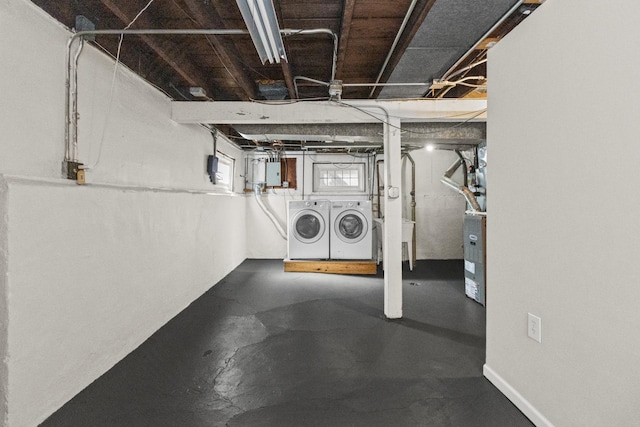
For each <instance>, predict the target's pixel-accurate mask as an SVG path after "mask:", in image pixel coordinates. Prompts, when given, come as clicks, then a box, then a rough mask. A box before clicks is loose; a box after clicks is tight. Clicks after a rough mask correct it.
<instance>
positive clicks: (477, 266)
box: [464, 213, 487, 305]
mask: <svg viewBox="0 0 640 427" xmlns="http://www.w3.org/2000/svg"><path fill="white" fill-rule="evenodd" d="M486 230H487V217H486V216H485V215H474V214H471V213H467V214H465V216H464V289H465V294H466V295H467V296H468V297H469V298H471V299H473V300H475V301H477V302H479V303H480V304H482V305H485V304H486V293H487V285H486V267H485V264H486V260H487V254H486V247H487V246H486V239H485V234H486Z"/></svg>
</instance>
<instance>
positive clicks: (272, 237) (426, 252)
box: [247, 150, 465, 259]
mask: <svg viewBox="0 0 640 427" xmlns="http://www.w3.org/2000/svg"><path fill="white" fill-rule="evenodd" d="M411 154H412V156H413V158H414V161H415V162H416V204H417V205H416V223H417V225H416V231H417V249H416V250H417V259H461V258H462V220H463V216H464V210H465V202H464V199H463V197H462V196H460V195H458V194H456V193H455V192H454V191H452V190H450V189H449V188H448V187H446V186H445V185H444V184H442V183H441V182H440V178H441V177H442V175H443V174H444V172H445V171H446V170H447V169H448V168H449V166H450V165H451V163H453V161H454V160H455V159H456V154H455V153H453V152H451V151H434V152H427V151H426V150H417V151H413V152H412V153H411ZM257 157H260V156H259V155H258V156H257ZM288 157H295V158H296V159H297V168H296V170H297V181H298V188H297V189H295V190H294V189H276V190H271V189H269V191H267V192H266V193H265V194H263V196H262V197H263V200H264V202H265V205H267V206H269V207H270V209H271V211H272V212H273V213H274V215H275V216H276V217H277V218H278V219H279V220H280V223H281V224H282V225H283V226H285V228H286V224H287V204H288V202H289V201H290V200H302V198H303V197H304V199H305V200H307V199H319V198H329V199H331V200H339V199H349V200H368V199H369V194H370V190H369V188H368V187H367V190H366V191H365V192H364V193H362V194H356V195H338V194H331V195H320V194H317V193H313V163H314V162H345V163H351V162H353V161H354V158H353V157H351V156H348V155H322V154H313V153H310V154H305V156H304V157H303V156H302V154H299V153H290V154H288ZM250 158H251V156H250ZM303 159H304V167H303V166H302V164H303ZM355 160H356V161H365V162H366V159H355ZM251 165H252V163H251V161H249V169H251V168H252V166H251ZM253 167H254V168H255V170H256V171H257V173H256V175H259V174H260V173H264V172H263V169H262V172H260V171H261V169H260V168H259V167H258V166H253ZM381 169H382V168H381ZM367 173H369V170H367ZM373 173H374V174H375V169H374V171H373ZM381 173H382V172H381ZM303 175H304V180H303ZM455 178H456V179H458V180H460V181H461V180H462V178H461V175H460V176H458V175H456V177H455ZM247 179H249V180H252V179H253V180H256V179H258V178H257V177H253V176H252V174H251V173H250V172H249V173H247ZM303 182H304V191H303V189H302V183H303ZM402 185H403V188H404V207H403V215H404V217H405V218H410V217H411V210H410V202H411V197H410V195H409V191H410V185H411V168H410V165H407V167H406V168H405V173H404V174H403V181H402ZM374 198H375V199H376V200H377V198H376V197H375V191H374ZM286 254H287V244H286V241H285V240H284V239H282V238H281V237H280V235H279V234H278V232H277V231H276V229H275V227H274V226H273V225H272V223H271V221H270V220H269V218H268V217H267V216H266V215H265V214H264V213H263V212H262V210H261V209H260V207H259V206H258V204H257V203H256V201H255V199H254V196H253V195H250V196H248V198H247V256H248V257H249V258H275V259H277V258H285V257H286Z"/></svg>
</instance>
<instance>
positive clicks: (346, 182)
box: [313, 163, 365, 193]
mask: <svg viewBox="0 0 640 427" xmlns="http://www.w3.org/2000/svg"><path fill="white" fill-rule="evenodd" d="M313 191H314V192H317V193H323V192H324V193H364V191H365V164H364V163H314V164H313Z"/></svg>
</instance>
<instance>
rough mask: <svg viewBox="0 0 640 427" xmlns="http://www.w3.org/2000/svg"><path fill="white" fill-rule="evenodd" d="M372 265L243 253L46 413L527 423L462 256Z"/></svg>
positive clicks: (199, 419)
mask: <svg viewBox="0 0 640 427" xmlns="http://www.w3.org/2000/svg"><path fill="white" fill-rule="evenodd" d="M405 269H406V271H405V277H404V281H403V287H404V300H405V305H404V319H402V320H397V321H389V320H385V318H384V315H383V312H382V307H383V281H382V275H381V274H378V276H340V275H325V274H316V273H284V272H283V264H282V261H276V260H247V261H245V262H244V263H243V264H242V265H241V266H239V267H238V268H237V269H236V270H235V271H233V272H232V273H231V274H229V275H228V276H227V277H226V278H225V279H223V280H222V281H221V282H220V283H218V284H217V285H216V286H215V287H213V288H212V289H211V290H209V291H208V292H207V293H206V294H205V295H203V296H202V297H201V298H200V299H198V300H197V301H195V302H194V303H193V304H191V305H190V306H189V307H188V308H187V309H186V310H184V311H183V312H182V313H180V314H179V315H178V316H176V317H175V318H174V319H173V320H172V321H171V322H169V323H168V324H167V325H165V326H164V327H163V328H162V329H160V330H159V331H158V332H157V333H156V334H154V335H153V336H152V337H151V338H149V339H148V340H147V341H146V342H145V343H144V344H142V345H141V346H140V347H139V348H138V349H137V350H135V351H134V352H133V353H131V354H130V355H129V356H127V357H126V358H125V359H124V360H122V361H121V362H120V363H118V364H117V365H116V366H115V367H114V368H113V369H111V370H110V371H109V372H107V373H106V374H105V375H103V376H102V377H100V378H99V379H98V380H96V381H95V382H94V383H93V384H91V385H90V386H89V387H87V388H86V389H85V390H84V391H82V392H81V393H80V394H78V395H77V396H76V397H75V398H74V399H73V400H71V401H70V402H68V403H67V404H66V405H65V406H64V407H62V408H61V409H60V410H59V411H57V412H56V413H55V414H53V415H52V416H51V417H50V418H49V419H48V420H46V421H45V422H44V423H43V424H42V425H43V426H47V427H49V426H498V427H499V426H509V427H512V426H531V425H532V424H531V423H530V422H529V421H528V420H527V418H525V417H524V415H522V414H521V413H520V412H519V411H518V410H517V409H516V408H515V407H514V406H513V405H512V404H511V403H510V402H509V401H508V400H507V399H506V398H505V397H504V396H503V395H502V394H501V393H500V392H498V391H497V389H495V388H494V387H493V386H492V385H491V384H490V383H489V382H488V381H487V380H486V379H485V378H484V377H483V376H482V364H483V363H484V354H485V350H484V348H485V344H484V342H485V320H484V314H485V312H484V308H483V307H482V306H480V305H479V304H477V303H475V302H474V301H471V300H470V299H468V298H466V297H465V296H464V290H463V288H464V285H463V276H462V274H463V269H462V263H461V262H460V261H419V262H418V263H417V266H416V268H415V269H414V271H413V272H409V271H408V268H407V266H406V263H405Z"/></svg>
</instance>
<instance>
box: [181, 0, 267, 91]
mask: <svg viewBox="0 0 640 427" xmlns="http://www.w3.org/2000/svg"><path fill="white" fill-rule="evenodd" d="M183 1H184V3H185V6H187V8H188V9H189V12H191V15H192V16H193V18H194V19H195V20H196V22H197V23H198V25H199V26H200V27H201V28H220V29H222V28H226V27H225V24H224V20H222V19H221V18H220V16H219V15H218V13H216V11H215V10H214V7H215V6H214V5H212V4H211V3H203V2H202V1H200V0H183ZM207 38H208V39H209V41H210V42H211V44H212V47H213V48H214V49H215V51H216V53H217V54H218V55H219V57H220V61H222V63H223V64H225V68H226V69H227V71H228V72H229V74H230V75H231V77H233V79H234V80H235V81H236V82H237V83H238V85H239V86H240V87H241V88H242V90H243V91H244V94H243V95H244V96H242V97H241V99H242V100H245V101H247V100H249V99H255V98H256V86H255V83H254V82H253V81H252V80H251V78H250V77H249V76H248V75H247V73H246V71H245V69H244V66H243V64H242V63H241V62H240V60H239V59H238V58H240V57H241V56H240V53H239V52H238V51H237V50H236V47H235V46H234V44H233V42H232V41H230V40H228V39H226V38H224V37H220V36H215V35H211V36H207Z"/></svg>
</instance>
